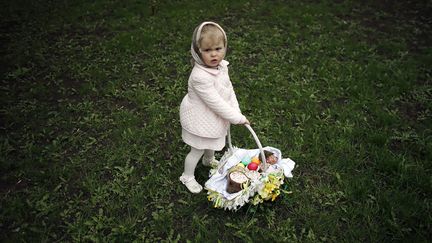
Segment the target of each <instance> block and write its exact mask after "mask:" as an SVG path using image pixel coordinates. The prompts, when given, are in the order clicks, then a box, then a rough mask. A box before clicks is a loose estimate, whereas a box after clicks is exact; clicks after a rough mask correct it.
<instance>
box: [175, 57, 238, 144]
mask: <svg viewBox="0 0 432 243" xmlns="http://www.w3.org/2000/svg"><path fill="white" fill-rule="evenodd" d="M228 64H229V63H228V62H227V61H225V60H222V62H221V63H220V64H219V67H218V68H217V69H214V68H208V67H205V66H202V65H200V64H197V63H195V66H194V68H193V69H192V73H191V75H190V77H189V81H188V93H187V94H186V96H185V97H184V98H183V100H182V102H181V105H180V122H181V125H182V127H183V129H185V130H186V131H188V132H190V133H192V134H194V135H197V136H200V137H206V138H220V137H224V136H226V133H227V130H228V127H229V124H230V123H232V124H242V123H245V122H246V117H245V116H244V115H242V114H241V112H240V108H239V104H238V101H237V97H236V95H235V93H234V89H233V86H232V84H231V81H230V79H229V75H228Z"/></svg>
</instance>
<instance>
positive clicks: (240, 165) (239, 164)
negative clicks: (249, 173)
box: [236, 163, 246, 168]
mask: <svg viewBox="0 0 432 243" xmlns="http://www.w3.org/2000/svg"><path fill="white" fill-rule="evenodd" d="M236 166H238V167H242V168H244V167H246V166H245V165H244V164H243V163H238V164H237V165H236Z"/></svg>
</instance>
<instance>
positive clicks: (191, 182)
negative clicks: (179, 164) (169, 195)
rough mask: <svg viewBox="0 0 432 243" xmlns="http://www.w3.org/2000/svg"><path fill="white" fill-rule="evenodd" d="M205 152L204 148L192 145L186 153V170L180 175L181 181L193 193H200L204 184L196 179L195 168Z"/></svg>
mask: <svg viewBox="0 0 432 243" xmlns="http://www.w3.org/2000/svg"><path fill="white" fill-rule="evenodd" d="M203 154H204V150H203V149H196V148H194V147H191V150H190V152H189V153H188V155H186V159H185V166H184V172H183V174H182V176H180V181H181V182H182V183H183V184H184V185H186V187H187V188H188V189H189V191H191V192H192V193H199V192H200V191H201V190H202V186H201V185H200V184H199V183H198V182H197V181H196V180H195V176H194V174H195V168H196V166H197V164H198V161H199V160H200V158H201V156H202V155H203Z"/></svg>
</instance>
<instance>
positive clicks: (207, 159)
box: [202, 149, 218, 166]
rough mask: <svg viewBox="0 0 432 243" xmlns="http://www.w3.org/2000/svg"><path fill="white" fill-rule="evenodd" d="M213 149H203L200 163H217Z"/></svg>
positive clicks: (208, 164) (207, 164)
mask: <svg viewBox="0 0 432 243" xmlns="http://www.w3.org/2000/svg"><path fill="white" fill-rule="evenodd" d="M214 153H215V151H214V150H211V149H205V150H204V156H203V158H202V163H203V165H205V166H210V165H211V164H212V163H218V161H217V160H216V159H215V156H214Z"/></svg>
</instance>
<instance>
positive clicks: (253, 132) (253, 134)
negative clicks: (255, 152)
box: [227, 124, 267, 171]
mask: <svg viewBox="0 0 432 243" xmlns="http://www.w3.org/2000/svg"><path fill="white" fill-rule="evenodd" d="M244 125H245V127H246V128H247V129H248V130H249V132H250V133H251V134H252V136H253V138H254V139H255V143H256V144H257V145H258V148H259V150H260V155H261V161H262V162H261V164H262V167H261V168H262V170H264V171H265V170H266V169H267V168H266V158H265V154H264V149H263V147H262V145H261V142H260V140H259V139H258V136H257V135H256V133H255V131H254V130H253V129H252V127H251V126H250V125H249V124H244ZM227 136H228V146H229V148H230V149H233V146H232V143H231V131H230V128H228V133H227Z"/></svg>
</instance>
